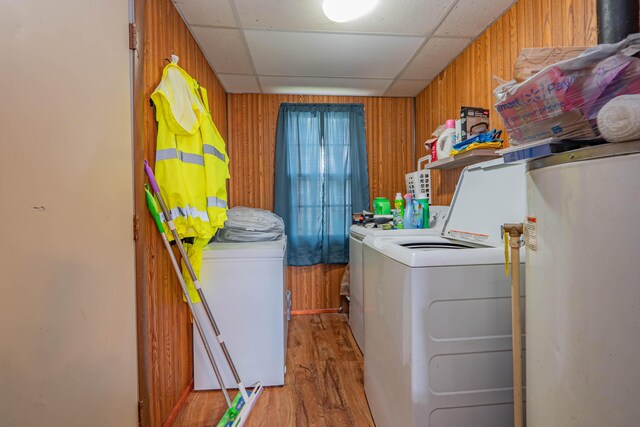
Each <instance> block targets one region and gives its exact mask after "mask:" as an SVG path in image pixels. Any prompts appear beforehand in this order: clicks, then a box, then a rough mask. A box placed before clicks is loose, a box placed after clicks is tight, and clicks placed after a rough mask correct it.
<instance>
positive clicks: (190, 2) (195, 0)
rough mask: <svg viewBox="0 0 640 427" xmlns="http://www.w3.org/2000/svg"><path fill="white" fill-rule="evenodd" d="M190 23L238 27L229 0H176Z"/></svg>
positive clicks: (182, 13)
mask: <svg viewBox="0 0 640 427" xmlns="http://www.w3.org/2000/svg"><path fill="white" fill-rule="evenodd" d="M173 3H174V4H175V5H176V7H177V8H178V10H179V11H180V14H181V15H182V16H183V17H184V19H185V21H186V22H187V23H188V24H189V25H210V26H218V27H237V26H238V25H237V23H236V18H235V16H234V15H233V9H231V3H230V2H229V0H174V1H173Z"/></svg>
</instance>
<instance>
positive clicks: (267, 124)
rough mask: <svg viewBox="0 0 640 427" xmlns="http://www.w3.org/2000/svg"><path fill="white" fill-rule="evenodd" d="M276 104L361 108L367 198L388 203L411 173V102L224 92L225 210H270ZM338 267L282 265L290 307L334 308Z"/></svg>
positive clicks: (412, 117) (271, 207) (412, 113)
mask: <svg viewBox="0 0 640 427" xmlns="http://www.w3.org/2000/svg"><path fill="white" fill-rule="evenodd" d="M282 102H299V103H362V104H364V108H365V122H366V135H367V156H368V167H369V183H370V197H371V199H373V198H374V197H376V196H382V197H387V198H390V199H391V198H393V197H394V196H395V193H396V192H401V193H404V191H405V187H406V186H405V180H404V175H405V173H407V172H411V171H413V170H415V163H414V158H415V149H414V100H413V99H412V98H372V97H350V96H312V95H258V94H229V96H228V111H229V142H228V144H227V149H228V152H229V159H230V171H231V180H230V200H231V206H249V207H256V208H261V209H268V210H273V182H274V173H275V172H274V161H275V141H276V126H277V119H278V111H279V108H280V104H281V103H282ZM344 267H345V266H344V265H315V266H311V267H288V271H287V280H288V283H289V288H290V289H291V291H292V298H293V300H292V309H293V310H309V309H323V308H337V307H338V306H339V304H340V296H339V289H340V282H341V279H342V274H343V272H344Z"/></svg>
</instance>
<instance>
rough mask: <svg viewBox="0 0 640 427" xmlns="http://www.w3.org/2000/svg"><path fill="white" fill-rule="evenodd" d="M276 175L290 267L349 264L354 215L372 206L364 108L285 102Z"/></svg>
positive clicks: (280, 118) (276, 194) (276, 196)
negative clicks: (350, 236) (352, 218)
mask: <svg viewBox="0 0 640 427" xmlns="http://www.w3.org/2000/svg"><path fill="white" fill-rule="evenodd" d="M275 178H276V179H275V188H274V202H275V203H274V205H275V207H274V211H275V213H276V214H278V215H280V216H281V217H282V218H283V219H284V222H285V231H286V233H287V236H288V239H289V242H288V251H287V260H288V262H289V265H312V264H318V263H327V264H333V263H345V262H348V259H349V226H350V225H351V214H352V213H353V212H359V211H362V209H367V208H368V206H369V178H368V171H367V154H366V142H365V129H364V107H363V106H362V105H361V104H282V105H281V106H280V114H279V116H278V129H277V137H276V164H275Z"/></svg>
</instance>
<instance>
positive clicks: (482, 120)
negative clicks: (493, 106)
mask: <svg viewBox="0 0 640 427" xmlns="http://www.w3.org/2000/svg"><path fill="white" fill-rule="evenodd" d="M489 130H490V129H489V110H488V109H487V108H479V107H462V108H460V138H459V139H458V140H457V141H458V142H460V141H465V140H467V139H469V138H471V137H474V136H476V135H480V134H481V133H484V132H487V131H489Z"/></svg>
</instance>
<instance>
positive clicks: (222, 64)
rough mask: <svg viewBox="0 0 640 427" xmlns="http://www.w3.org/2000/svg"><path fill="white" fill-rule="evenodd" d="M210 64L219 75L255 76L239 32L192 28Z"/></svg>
mask: <svg viewBox="0 0 640 427" xmlns="http://www.w3.org/2000/svg"><path fill="white" fill-rule="evenodd" d="M191 32H193V35H194V37H195V38H196V40H198V43H199V44H200V47H201V48H202V51H203V52H204V55H205V56H206V57H207V60H208V61H209V64H211V66H212V67H213V69H214V70H216V73H218V74H253V68H252V67H251V60H250V59H249V55H248V54H247V50H246V49H245V47H244V43H243V42H242V36H241V35H240V31H239V30H233V29H223V28H209V27H191Z"/></svg>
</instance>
